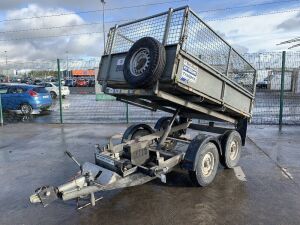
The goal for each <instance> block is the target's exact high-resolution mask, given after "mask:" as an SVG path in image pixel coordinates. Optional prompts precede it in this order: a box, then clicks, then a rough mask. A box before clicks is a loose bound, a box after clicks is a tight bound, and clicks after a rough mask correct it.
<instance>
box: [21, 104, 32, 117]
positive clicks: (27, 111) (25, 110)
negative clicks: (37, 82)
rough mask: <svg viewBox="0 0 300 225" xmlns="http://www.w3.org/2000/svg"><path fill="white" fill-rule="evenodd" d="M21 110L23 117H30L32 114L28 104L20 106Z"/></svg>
mask: <svg viewBox="0 0 300 225" xmlns="http://www.w3.org/2000/svg"><path fill="white" fill-rule="evenodd" d="M20 110H21V112H22V114H23V115H30V114H31V113H32V107H31V105H29V104H27V103H23V104H22V105H20Z"/></svg>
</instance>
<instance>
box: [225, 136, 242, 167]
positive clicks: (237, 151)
mask: <svg viewBox="0 0 300 225" xmlns="http://www.w3.org/2000/svg"><path fill="white" fill-rule="evenodd" d="M220 141H221V147H222V157H221V163H222V165H223V166H224V167H225V168H233V167H235V166H236V165H237V164H238V162H239V160H240V157H241V150H242V139H241V135H240V134H239V132H237V131H227V132H226V133H225V134H223V135H222V136H221V140H220Z"/></svg>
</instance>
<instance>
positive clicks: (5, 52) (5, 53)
mask: <svg viewBox="0 0 300 225" xmlns="http://www.w3.org/2000/svg"><path fill="white" fill-rule="evenodd" d="M4 55H5V70H6V71H5V72H6V74H5V75H6V77H7V82H9V77H8V71H7V51H4Z"/></svg>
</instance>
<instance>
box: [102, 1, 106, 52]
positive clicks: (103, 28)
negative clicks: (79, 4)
mask: <svg viewBox="0 0 300 225" xmlns="http://www.w3.org/2000/svg"><path fill="white" fill-rule="evenodd" d="M101 3H102V31H103V52H104V51H105V23H104V5H105V3H106V2H105V0H101Z"/></svg>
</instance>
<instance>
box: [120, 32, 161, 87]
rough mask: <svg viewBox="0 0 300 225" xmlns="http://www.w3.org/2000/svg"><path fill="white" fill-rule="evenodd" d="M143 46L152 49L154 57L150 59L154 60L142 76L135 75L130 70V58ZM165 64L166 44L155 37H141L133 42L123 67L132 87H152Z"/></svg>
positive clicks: (125, 76)
mask: <svg viewBox="0 0 300 225" xmlns="http://www.w3.org/2000/svg"><path fill="white" fill-rule="evenodd" d="M142 47H146V48H148V49H149V50H150V52H151V57H152V59H150V60H151V61H152V62H150V64H151V65H150V67H149V69H148V70H147V71H145V72H144V73H143V74H141V75H140V76H134V75H132V74H131V71H130V60H131V57H132V56H133V54H134V53H135V52H136V51H137V50H138V49H140V48H142ZM153 61H154V62H153ZM165 64H166V52H165V48H164V46H163V45H162V44H161V43H160V42H159V41H158V40H156V39H155V38H152V37H144V38H141V39H139V40H138V41H137V42H135V43H134V44H133V46H132V47H131V48H130V49H129V51H128V53H127V55H126V58H125V63H124V68H123V73H124V78H125V80H126V81H127V82H128V83H129V84H130V85H131V86H132V87H135V88H137V87H144V88H147V87H151V86H153V85H154V84H155V83H156V81H157V80H158V79H159V77H160V76H161V74H162V73H163V71H164V67H165Z"/></svg>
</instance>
